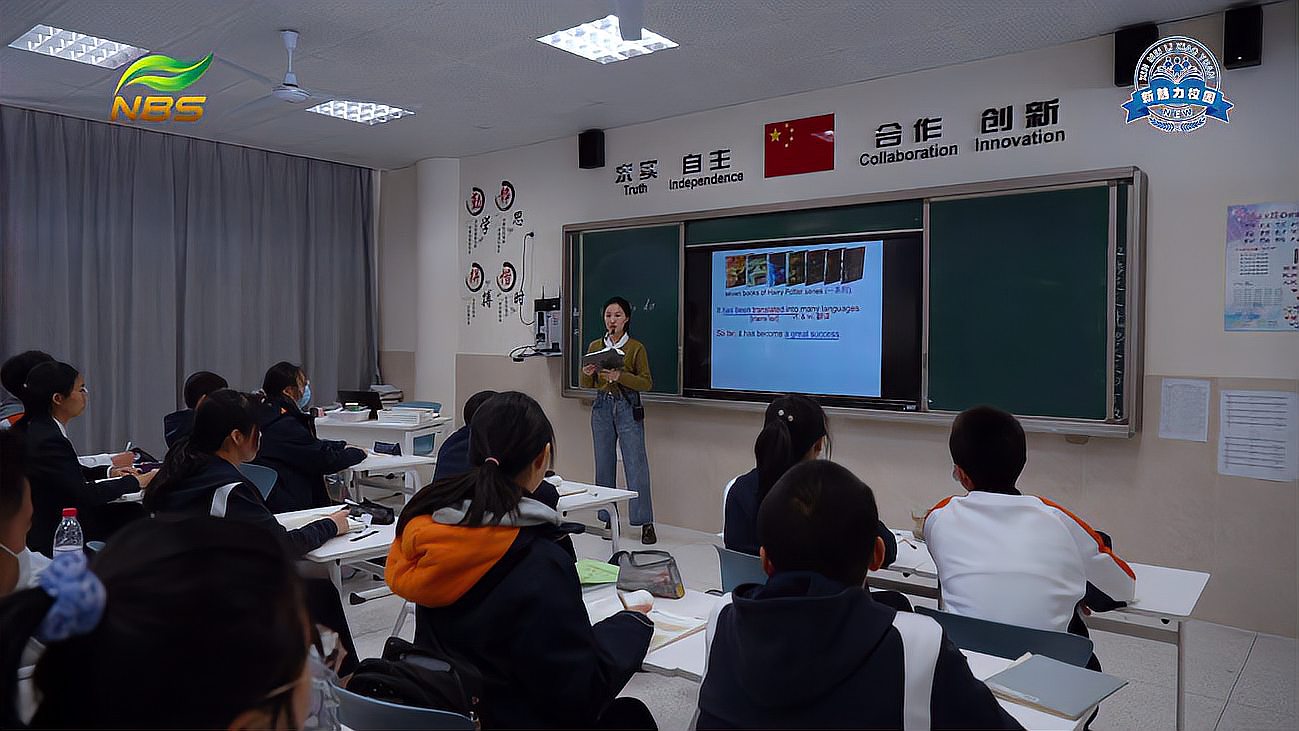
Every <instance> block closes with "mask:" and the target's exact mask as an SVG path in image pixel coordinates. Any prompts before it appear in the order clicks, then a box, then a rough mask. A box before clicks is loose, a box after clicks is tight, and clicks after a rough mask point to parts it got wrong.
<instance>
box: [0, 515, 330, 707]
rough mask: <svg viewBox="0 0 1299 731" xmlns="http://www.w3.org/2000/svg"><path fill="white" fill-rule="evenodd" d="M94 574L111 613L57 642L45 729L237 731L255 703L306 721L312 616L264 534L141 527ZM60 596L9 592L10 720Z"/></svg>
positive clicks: (227, 526) (5, 612) (41, 673)
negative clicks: (24, 668)
mask: <svg viewBox="0 0 1299 731" xmlns="http://www.w3.org/2000/svg"><path fill="white" fill-rule="evenodd" d="M92 569H93V573H94V575H95V576H97V577H98V580H99V582H101V583H102V585H103V587H104V595H106V597H107V601H106V602H105V603H104V604H103V605H102V612H103V613H102V616H100V618H99V621H98V622H97V623H95V624H93V626H92V627H90V628H84V629H81V630H78V631H74V632H73V633H72V636H68V637H66V639H62V640H57V641H51V642H49V643H47V647H46V650H45V653H44V654H43V655H42V656H41V659H40V661H39V662H38V663H37V664H36V672H35V675H34V679H33V683H34V685H35V696H36V697H37V698H38V699H39V700H40V703H39V705H38V707H37V709H36V713H35V715H34V716H33V717H32V723H31V725H32V727H33V728H193V729H225V728H229V726H230V724H231V722H232V721H234V720H235V719H236V718H237V717H238V716H239V715H240V714H242V713H244V712H246V711H250V710H264V711H265V712H266V713H267V714H268V716H269V721H268V725H274V726H280V725H281V724H284V725H287V726H288V727H291V728H298V727H299V724H301V723H302V721H303V720H304V719H296V718H294V710H293V702H292V696H293V692H292V691H293V688H294V687H296V685H297V683H298V681H299V680H300V679H301V678H302V675H303V669H304V665H305V663H306V662H307V652H308V642H309V637H310V635H309V632H310V627H309V620H308V619H307V613H306V610H305V608H304V605H303V597H302V588H301V585H300V580H299V578H298V575H297V572H296V571H295V569H294V566H293V563H292V562H291V561H290V560H289V558H288V556H287V555H285V553H284V551H283V550H282V549H281V547H280V545H279V543H277V542H275V541H268V540H266V535H265V529H264V528H261V527H258V526H255V525H252V524H248V523H241V522H239V521H234V520H220V519H217V518H208V517H201V518H190V519H186V520H179V521H163V520H140V521H135V522H133V523H131V524H130V525H128V526H126V527H125V528H123V529H122V530H121V531H119V532H118V533H116V534H115V535H114V536H113V540H112V541H110V542H109V545H108V546H107V547H105V548H104V550H103V551H101V552H100V553H99V555H98V556H96V558H95V560H94V563H93V566H92ZM60 601H61V602H62V601H63V599H62V598H61V599H60ZM52 604H54V600H53V599H52V598H51V596H50V594H47V593H46V591H45V590H44V589H41V588H36V589H28V590H25V591H21V592H17V593H15V594H12V595H10V596H8V597H6V598H5V599H3V600H0V626H3V627H4V632H3V633H0V675H3V677H2V678H0V689H2V691H3V695H2V696H0V726H3V727H5V728H18V727H21V726H20V724H19V723H18V718H17V716H18V711H17V708H16V703H15V701H16V689H17V670H18V665H19V663H20V661H21V657H22V653H23V649H24V647H25V646H26V644H27V642H28V639H29V638H30V637H32V636H33V634H35V633H36V632H37V630H38V629H39V628H40V627H41V624H42V622H43V621H44V620H45V618H46V614H47V612H48V611H49V609H50V607H51V605H52ZM92 621H93V620H92Z"/></svg>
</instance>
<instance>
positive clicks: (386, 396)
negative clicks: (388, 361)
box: [370, 383, 405, 409]
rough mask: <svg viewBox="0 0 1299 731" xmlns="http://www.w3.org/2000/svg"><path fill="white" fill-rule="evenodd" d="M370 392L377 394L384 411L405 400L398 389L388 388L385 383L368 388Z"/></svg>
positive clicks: (394, 387)
mask: <svg viewBox="0 0 1299 731" xmlns="http://www.w3.org/2000/svg"><path fill="white" fill-rule="evenodd" d="M370 390H371V391H374V392H375V393H377V394H379V401H380V402H381V403H382V404H383V408H385V409H391V408H392V407H393V406H396V405H397V404H399V403H401V402H402V399H403V398H405V396H404V395H403V394H402V391H401V389H400V388H397V387H396V386H389V385H388V384H386V383H377V384H375V385H373V386H370Z"/></svg>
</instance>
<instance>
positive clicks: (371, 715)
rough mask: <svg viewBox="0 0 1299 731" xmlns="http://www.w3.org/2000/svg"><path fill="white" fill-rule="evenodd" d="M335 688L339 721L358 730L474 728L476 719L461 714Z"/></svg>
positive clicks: (462, 730)
mask: <svg viewBox="0 0 1299 731" xmlns="http://www.w3.org/2000/svg"><path fill="white" fill-rule="evenodd" d="M334 690H336V691H337V692H338V720H339V721H341V722H342V723H343V725H344V726H345V727H347V728H350V729H354V731H378V729H394V731H406V729H453V730H454V731H474V722H473V721H471V720H469V719H468V718H465V717H464V716H462V715H460V714H459V713H452V712H450V711H435V710H433V709H431V708H415V707H413V706H402V705H398V704H396V703H389V702H388V701H381V700H379V699H377V698H367V697H365V696H363V695H357V694H356V693H353V692H351V691H349V690H347V689H346V688H338V687H335V688H334Z"/></svg>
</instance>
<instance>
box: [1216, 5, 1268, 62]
mask: <svg viewBox="0 0 1299 731" xmlns="http://www.w3.org/2000/svg"><path fill="white" fill-rule="evenodd" d="M1261 63H1263V6H1262V5H1251V6H1249V7H1247V8H1232V9H1231V10H1228V11H1227V12H1226V13H1225V14H1224V16H1223V23H1222V65H1223V66H1225V67H1227V68H1229V69H1243V68H1247V67H1249V66H1258V65H1259V64H1261Z"/></svg>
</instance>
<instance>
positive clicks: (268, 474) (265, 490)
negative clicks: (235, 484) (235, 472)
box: [239, 462, 280, 500]
mask: <svg viewBox="0 0 1299 731" xmlns="http://www.w3.org/2000/svg"><path fill="white" fill-rule="evenodd" d="M239 472H240V474H242V475H243V476H244V477H247V478H248V481H249V482H251V483H253V484H254V485H256V486H257V491H258V492H260V493H261V494H262V499H263V500H266V499H268V498H270V496H271V489H272V488H274V487H275V481H276V480H278V479H280V476H279V474H278V473H276V471H275V470H273V469H271V468H270V467H264V466H262V465H259V464H253V463H252V462H244V463H243V464H241V465H239Z"/></svg>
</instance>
